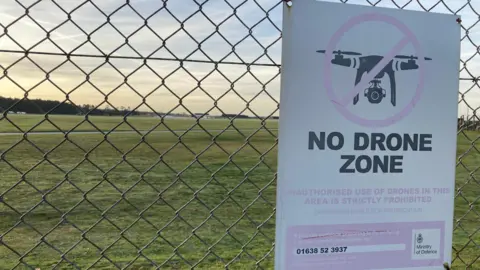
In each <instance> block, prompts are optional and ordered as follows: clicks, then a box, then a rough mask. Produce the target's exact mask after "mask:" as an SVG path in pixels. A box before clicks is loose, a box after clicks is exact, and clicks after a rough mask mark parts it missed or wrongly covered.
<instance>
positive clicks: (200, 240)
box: [0, 116, 480, 269]
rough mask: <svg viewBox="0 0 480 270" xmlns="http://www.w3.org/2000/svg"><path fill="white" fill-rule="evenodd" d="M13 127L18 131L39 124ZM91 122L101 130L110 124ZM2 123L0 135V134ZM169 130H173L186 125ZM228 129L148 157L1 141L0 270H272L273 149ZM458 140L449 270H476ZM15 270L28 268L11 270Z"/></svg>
mask: <svg viewBox="0 0 480 270" xmlns="http://www.w3.org/2000/svg"><path fill="white" fill-rule="evenodd" d="M35 117H38V116H35ZM15 118H16V120H18V121H19V122H21V124H20V125H23V126H31V125H33V124H34V122H35V121H38V118H34V117H31V116H28V118H25V119H28V120H26V121H25V123H23V121H22V119H21V116H15ZM12 119H13V118H12ZM53 119H55V121H60V122H61V119H68V120H65V122H62V124H61V125H64V127H66V128H64V129H68V127H67V126H68V125H72V124H73V123H72V122H77V123H78V122H79V121H81V118H75V117H52V121H54V120H53ZM100 119H102V121H98V123H102V124H101V125H102V126H103V127H105V128H106V129H108V128H109V125H110V124H108V123H112V122H115V121H119V119H120V118H116V119H115V118H112V119H107V118H97V120H100ZM3 121H5V120H2V121H0V130H1V131H4V132H5V131H7V130H8V128H7V127H6V126H7V125H5V124H4V123H2V122H3ZM120 121H121V119H120ZM138 121H140V120H138ZM141 121H145V122H144V123H145V124H140V122H141ZM141 121H140V122H137V119H135V121H134V120H132V122H135V124H136V125H138V126H141V125H144V126H145V127H147V129H148V126H153V125H155V122H154V121H155V120H153V119H149V120H146V119H145V120H141ZM157 121H158V119H157ZM169 121H171V122H170V123H169V124H170V125H172V126H175V127H177V128H176V129H181V128H182V127H184V126H183V125H187V126H188V125H190V124H193V123H194V122H190V123H189V124H184V123H183V122H181V121H187V122H188V120H178V121H175V120H170V119H169ZM60 122H56V123H60ZM59 125H60V124H59ZM73 125H74V124H73ZM226 125H228V121H227V122H226V121H222V120H212V121H205V126H209V129H223V128H225V127H226ZM235 125H237V124H236V123H235ZM239 125H242V127H241V128H242V129H243V133H244V135H243V136H242V135H241V134H239V133H238V132H226V133H223V134H221V135H219V136H217V137H210V136H209V135H208V134H206V133H203V132H196V133H187V134H185V135H183V136H182V137H181V139H179V138H178V137H177V136H175V135H173V134H169V133H152V134H150V135H148V136H146V137H145V142H146V143H148V144H149V145H150V146H151V147H150V146H148V145H147V144H146V143H143V142H142V137H141V136H139V135H137V134H112V135H108V141H109V142H110V143H111V144H109V143H107V142H105V141H104V140H103V135H75V134H72V135H69V136H68V140H66V139H65V138H64V137H63V136H61V135H35V136H29V137H28V141H27V140H25V139H22V137H21V136H2V137H0V151H1V152H3V153H4V160H2V161H1V162H0V174H1V176H2V179H1V180H2V181H0V194H1V193H4V192H6V191H7V190H9V191H8V192H6V194H5V195H4V197H3V200H4V203H0V214H1V216H0V217H1V219H0V234H2V235H3V234H4V235H3V238H2V241H3V242H4V243H5V244H6V245H4V246H1V245H0V269H12V268H13V267H14V266H16V265H17V264H18V263H19V257H20V256H21V255H24V254H27V255H25V256H24V257H23V259H22V262H23V263H26V264H29V265H31V266H33V267H38V268H41V269H52V268H53V266H55V265H57V264H58V267H57V268H56V269H75V268H74V267H72V266H71V265H70V264H69V263H68V262H71V263H74V264H75V265H76V266H78V267H79V268H80V269H86V268H87V267H89V266H91V267H92V269H113V268H114V267H113V265H112V263H111V262H113V263H115V264H116V265H117V266H118V267H119V268H124V267H126V266H129V268H128V269H152V265H151V262H150V261H153V262H155V263H156V264H157V266H160V265H161V266H162V267H161V269H190V268H191V266H193V265H196V269H225V265H226V264H229V269H255V268H256V262H259V266H261V267H262V268H263V269H272V268H273V255H274V253H273V250H272V249H273V241H274V237H275V217H274V215H273V211H274V206H275V182H274V174H275V171H276V164H277V156H276V155H277V151H276V150H277V149H276V147H275V145H276V140H275V139H276V138H275V137H274V136H272V135H271V134H270V133H268V132H267V131H261V132H258V133H254V131H253V130H251V128H255V127H259V126H260V123H259V122H255V121H251V120H250V122H248V121H245V120H244V121H239ZM269 125H270V123H269ZM271 125H272V126H274V127H276V126H275V125H276V123H271ZM46 130H48V129H47V128H45V129H44V131H46ZM213 133H215V134H218V132H213ZM467 134H468V136H470V139H469V138H467V137H465V136H464V135H459V144H458V151H457V153H458V155H459V156H460V155H463V154H464V153H465V152H468V153H467V154H466V155H465V156H464V157H463V158H462V162H463V164H464V165H465V166H466V168H464V167H463V166H459V167H458V168H457V170H458V171H457V187H462V196H463V197H464V198H465V199H466V200H465V199H463V198H462V197H457V199H456V201H455V203H456V205H455V210H456V212H455V215H456V217H457V218H462V220H461V227H457V228H456V230H455V232H454V249H455V250H454V253H456V252H460V255H458V256H457V255H454V259H455V260H454V265H453V269H464V268H465V265H466V264H467V265H470V267H469V268H468V269H480V262H477V261H476V258H477V256H479V254H480V252H479V249H478V248H477V247H476V246H475V244H476V243H480V236H479V234H476V231H477V230H478V228H480V219H479V217H478V215H477V214H476V213H480V210H479V209H478V208H479V203H478V202H477V201H476V199H477V197H479V196H480V186H479V184H477V183H476V182H475V181H474V180H475V179H476V178H473V177H475V173H474V174H473V175H472V176H471V175H470V172H472V171H475V170H476V169H477V168H478V167H479V165H480V154H479V153H478V152H477V151H476V150H475V149H471V150H470V148H471V147H472V142H471V140H473V139H476V138H477V136H479V134H478V133H475V132H470V133H467ZM275 135H276V133H275ZM245 136H249V137H248V142H249V144H246V141H247V138H246V137H245ZM112 145H114V146H115V147H114V146H112ZM45 153H47V154H45ZM86 153H87V154H86ZM262 154H263V155H262ZM195 160H197V162H195ZM261 161H263V162H261ZM65 176H67V177H65ZM21 180H22V181H21ZM33 186H34V187H35V188H34V187H33ZM42 193H43V194H44V195H43V197H42ZM43 199H44V200H43ZM467 201H468V202H467ZM470 202H471V203H472V205H471V207H470V206H469V203H470ZM12 208H14V209H15V210H13V209H12ZM21 221H23V222H21ZM12 228H13V229H12ZM41 235H44V236H45V237H44V238H43V239H42V238H41ZM82 235H83V237H82ZM473 241H475V242H473ZM7 246H8V247H7ZM53 247H54V248H53ZM174 247H178V249H176V250H175V248H174ZM9 248H11V249H14V250H15V251H16V252H18V254H16V253H14V252H12V251H11V250H10V249H9ZM139 249H142V252H141V253H140V254H139V253H138V250H139ZM61 254H65V256H64V257H63V258H64V261H62V260H61V259H62V257H61ZM102 254H103V256H104V258H103V259H102ZM267 254H268V256H266V255H267ZM143 256H144V257H143ZM265 256H266V257H265ZM145 257H146V258H148V259H146V258H145ZM107 258H108V259H107ZM109 260H110V261H111V262H110V261H109ZM67 261H68V262H67ZM462 261H463V262H462ZM187 262H188V263H187ZM197 263H198V264H197ZM16 269H27V268H26V266H24V265H23V264H20V265H19V266H18V267H17V268H16Z"/></svg>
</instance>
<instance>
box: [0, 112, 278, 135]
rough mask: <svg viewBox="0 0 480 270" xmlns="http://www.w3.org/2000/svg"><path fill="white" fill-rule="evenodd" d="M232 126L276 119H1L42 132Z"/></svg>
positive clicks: (2, 126)
mask: <svg viewBox="0 0 480 270" xmlns="http://www.w3.org/2000/svg"><path fill="white" fill-rule="evenodd" d="M231 125H234V126H235V128H238V129H258V128H260V127H262V126H263V125H264V126H266V127H267V128H271V129H276V128H277V127H278V121H277V120H267V121H265V123H262V122H261V121H259V120H256V119H235V120H228V119H203V118H202V119H199V120H198V123H197V121H196V119H194V118H163V119H162V118H156V117H147V116H145V117H143V116H128V117H126V119H124V118H123V117H120V116H115V117H114V116H112V117H109V116H88V118H86V117H84V116H70V115H47V116H44V115H15V114H13V115H7V116H6V117H4V118H0V132H27V131H28V132H45V131H97V130H102V131H110V130H115V131H132V130H139V131H150V130H152V131H162V130H169V129H171V130H187V129H190V128H193V129H197V130H198V129H200V130H201V129H206V130H219V129H224V128H227V127H229V126H231Z"/></svg>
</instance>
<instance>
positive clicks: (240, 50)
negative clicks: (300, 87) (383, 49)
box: [0, 0, 480, 115]
mask: <svg viewBox="0 0 480 270" xmlns="http://www.w3.org/2000/svg"><path fill="white" fill-rule="evenodd" d="M3 1H5V3H3ZM331 1H334V2H338V1H336V0H331ZM21 3H22V4H23V5H24V6H23V7H22V6H21V5H20V4H18V2H17V1H14V0H8V1H7V0H2V5H1V7H0V23H1V25H2V26H3V27H5V28H6V29H7V30H8V32H7V34H4V35H2V36H1V37H0V49H1V50H9V51H17V52H18V53H1V54H0V61H1V62H0V64H1V66H2V68H7V67H8V66H9V65H12V64H13V66H12V67H11V68H9V69H8V77H4V78H2V79H1V80H0V87H1V88H0V89H3V90H1V91H0V94H1V95H10V96H17V97H19V96H23V95H24V94H25V92H24V91H29V92H28V96H29V97H32V98H54V99H58V100H64V99H65V96H66V94H65V93H68V94H69V98H70V99H71V100H72V101H73V102H74V103H78V104H83V103H90V104H98V103H100V102H102V101H104V100H105V96H106V95H108V100H109V101H110V102H111V103H112V104H113V105H115V106H118V107H120V106H126V107H127V106H130V107H136V106H137V105H139V104H141V103H142V96H143V97H146V102H147V103H148V104H149V105H150V106H151V107H152V108H154V109H155V110H158V111H167V110H169V109H171V108H173V107H176V106H177V105H178V103H179V102H180V101H181V102H182V104H184V105H185V106H187V107H188V108H189V109H191V110H192V111H195V112H202V111H207V110H210V109H211V108H213V107H215V106H217V107H219V108H220V110H221V111H224V112H228V113H239V112H242V111H243V110H245V108H247V105H248V108H250V109H251V110H253V111H254V112H255V113H257V114H260V115H269V114H272V113H274V112H276V113H275V114H278V110H277V105H278V101H279V88H280V75H279V73H280V69H279V67H278V65H280V64H281V63H280V57H281V40H280V37H281V32H280V30H281V26H282V5H281V3H280V1H279V0H255V1H254V0H249V1H245V0H209V1H200V0H196V1H194V0H189V1H186V0H184V1H156V0H130V1H129V4H127V1H125V0H93V1H80V0H78V1H77V0H54V1H38V2H36V1H22V2H21ZM348 3H349V4H361V5H371V4H370V3H368V2H367V1H360V0H350V1H348ZM371 3H375V2H371ZM466 3H467V2H466V0H465V1H460V0H457V1H449V2H448V3H447V4H445V2H443V1H441V2H438V1H435V0H424V1H406V0H398V1H397V0H396V1H386V0H382V1H380V2H378V4H376V5H377V6H382V7H390V8H398V7H397V6H396V5H398V6H400V7H403V6H404V5H405V7H404V8H405V9H410V10H422V11H423V10H425V9H427V10H429V11H431V12H440V13H450V14H451V13H452V11H453V12H456V11H458V10H459V12H458V14H460V15H461V16H462V20H463V25H464V27H465V28H469V27H471V28H470V29H469V30H468V34H469V37H470V38H471V39H472V40H473V43H472V42H470V41H469V40H468V39H464V40H463V41H462V59H465V60H466V59H469V58H471V57H472V56H473V55H475V53H476V51H477V46H478V45H477V44H476V43H475V42H477V40H478V41H480V39H479V38H480V36H479V35H480V26H477V25H475V23H476V22H477V20H478V16H477V15H476V14H475V12H474V10H473V9H474V8H477V9H478V10H480V5H477V6H473V5H474V4H472V3H471V2H470V5H465V4H466ZM446 5H448V6H446ZM26 9H28V14H27V12H26ZM432 31H435V29H433V30H432ZM437 31H440V30H437ZM47 32H48V33H49V34H47ZM462 35H465V31H464V32H463V33H462ZM25 50H31V51H34V52H43V53H47V54H46V55H36V54H30V55H29V56H28V58H25V55H24V54H22V53H21V52H23V51H25ZM63 54H73V55H79V56H72V57H71V58H70V60H68V59H67V57H66V56H65V55H63ZM86 55H95V56H97V57H84V56H86ZM102 55H112V56H115V57H118V58H111V59H109V61H108V62H106V60H105V58H102V57H101V56H102ZM22 57H23V58H22ZM145 57H148V58H149V59H151V60H148V61H144V60H143V58H145ZM129 58H130V59H129ZM477 58H478V56H474V58H473V59H472V60H470V61H469V62H468V63H467V67H468V69H469V71H470V72H471V73H472V74H476V72H478V70H479V67H478V64H477V62H478V61H477ZM20 59H23V60H21V61H20V62H16V61H18V60H20ZM180 60H186V61H183V62H182V61H180ZM191 61H194V62H191ZM218 62H235V63H252V62H254V63H256V64H262V65H253V66H251V67H247V66H246V65H245V64H219V63H218ZM37 65H38V66H37ZM39 67H41V68H43V69H44V70H45V72H44V71H42V70H41V69H40V68H39ZM47 74H48V76H47ZM461 76H462V77H464V78H469V77H470V76H471V75H470V74H468V73H466V72H465V71H462V73H461ZM47 77H48V79H47ZM87 78H88V79H89V80H87ZM39 83H40V84H39ZM470 86H471V83H470V84H469V83H467V82H463V83H462V84H461V91H466V89H468V87H470ZM32 87H33V88H32ZM22 88H23V89H22ZM60 89H61V90H63V92H62V91H60ZM478 90H479V89H474V90H472V91H470V92H469V94H468V98H469V99H468V102H469V103H471V105H472V104H473V106H478V104H480V95H479V94H477V92H479V91H478ZM264 91H267V92H268V94H269V95H270V96H271V97H273V100H272V98H271V97H270V96H269V95H267V94H266V93H265V92H264ZM6 92H8V93H6ZM259 93H260V95H258V94H259ZM239 95H240V96H241V97H242V98H243V99H242V98H241V97H239ZM257 95H258V97H257ZM252 98H254V99H253V101H251V99H252ZM215 100H216V101H217V102H215ZM262 102H263V103H262ZM142 109H147V108H146V107H145V106H143V107H142ZM460 110H463V111H465V107H462V108H461V109H460ZM211 113H219V110H214V111H212V112H211ZM244 113H248V114H251V113H249V112H248V111H245V112H244Z"/></svg>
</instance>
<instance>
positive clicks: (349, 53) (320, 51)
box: [317, 50, 362, 55]
mask: <svg viewBox="0 0 480 270" xmlns="http://www.w3.org/2000/svg"><path fill="white" fill-rule="evenodd" d="M317 52H319V53H325V50H318V51H317ZM333 53H335V54H344V55H362V54H361V53H358V52H349V51H340V50H338V51H333Z"/></svg>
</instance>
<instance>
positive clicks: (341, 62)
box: [332, 58, 353, 67]
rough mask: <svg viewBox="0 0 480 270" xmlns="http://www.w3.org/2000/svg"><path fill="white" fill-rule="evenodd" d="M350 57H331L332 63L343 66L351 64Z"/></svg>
mask: <svg viewBox="0 0 480 270" xmlns="http://www.w3.org/2000/svg"><path fill="white" fill-rule="evenodd" d="M352 62H353V61H352V59H348V58H347V59H344V58H334V59H332V64H335V65H339V66H344V67H350V66H352Z"/></svg>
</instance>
